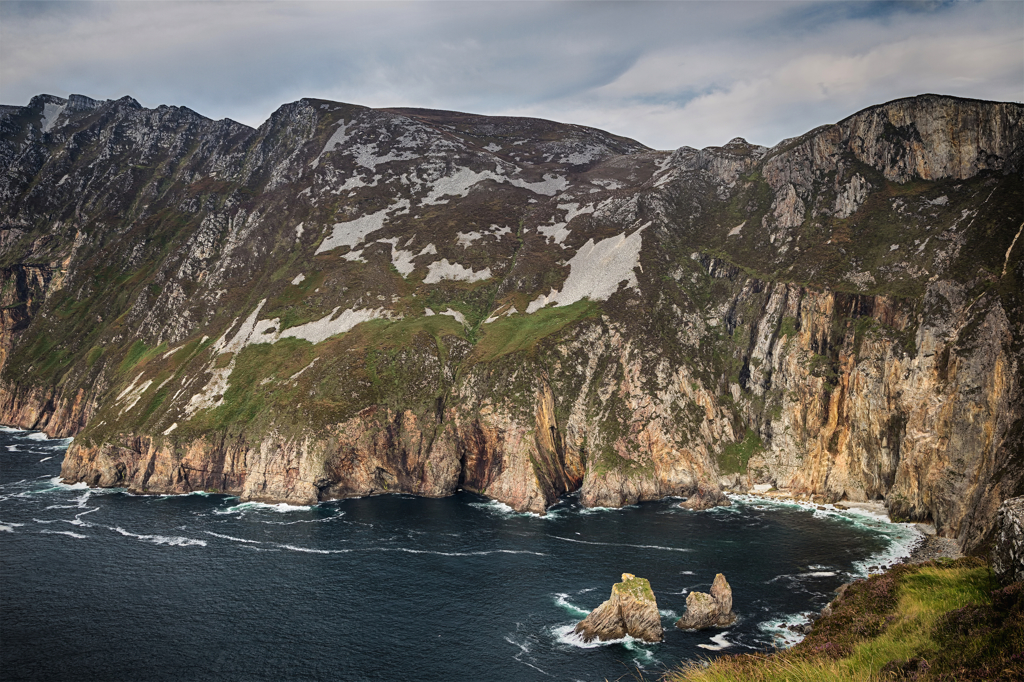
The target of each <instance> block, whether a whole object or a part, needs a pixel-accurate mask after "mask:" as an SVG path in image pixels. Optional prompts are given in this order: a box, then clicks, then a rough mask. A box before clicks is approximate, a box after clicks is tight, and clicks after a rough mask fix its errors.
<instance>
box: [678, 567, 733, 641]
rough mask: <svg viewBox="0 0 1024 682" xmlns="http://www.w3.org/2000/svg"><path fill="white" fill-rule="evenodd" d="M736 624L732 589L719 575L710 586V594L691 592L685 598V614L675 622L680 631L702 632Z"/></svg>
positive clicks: (723, 577) (722, 576)
mask: <svg viewBox="0 0 1024 682" xmlns="http://www.w3.org/2000/svg"><path fill="white" fill-rule="evenodd" d="M734 622H736V614H735V613H733V610H732V588H731V587H729V582H728V581H727V580H726V579H725V576H724V575H722V574H721V573H719V574H718V575H716V576H715V582H714V583H712V585H711V594H706V593H704V592H691V593H690V594H689V595H687V597H686V613H684V614H683V617H682V618H680V619H679V620H677V621H676V627H677V628H679V629H681V630H703V629H704V628H714V627H718V628H724V627H728V626H729V625H732V624H733V623H734Z"/></svg>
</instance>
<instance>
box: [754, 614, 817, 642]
mask: <svg viewBox="0 0 1024 682" xmlns="http://www.w3.org/2000/svg"><path fill="white" fill-rule="evenodd" d="M806 622H807V616H806V615H804V614H803V613H791V614H788V615H784V616H779V617H778V618H773V619H772V620H766V621H762V622H760V623H758V624H757V629H758V630H760V631H761V632H763V633H765V634H766V635H768V636H769V637H770V638H771V642H772V644H773V645H774V646H776V647H779V648H787V647H791V646H793V645H794V644H796V643H797V642H800V641H801V640H803V638H804V636H803V634H802V633H799V632H794V631H793V630H790V629H789V628H788V627H786V626H788V625H803V624H804V623H806Z"/></svg>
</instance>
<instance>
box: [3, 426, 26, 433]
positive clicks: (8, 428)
mask: <svg viewBox="0 0 1024 682" xmlns="http://www.w3.org/2000/svg"><path fill="white" fill-rule="evenodd" d="M0 433H25V430H24V429H16V428H14V427H13V426H0Z"/></svg>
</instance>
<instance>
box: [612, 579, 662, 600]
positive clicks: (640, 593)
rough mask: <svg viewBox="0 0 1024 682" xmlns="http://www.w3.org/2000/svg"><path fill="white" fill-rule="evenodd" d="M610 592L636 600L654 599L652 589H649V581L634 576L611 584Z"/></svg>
mask: <svg viewBox="0 0 1024 682" xmlns="http://www.w3.org/2000/svg"><path fill="white" fill-rule="evenodd" d="M627 575H628V574H627ZM612 594H620V595H623V596H628V597H632V598H633V599H636V600H638V601H650V602H652V601H654V590H652V589H651V583H650V581H649V580H647V578H637V577H636V576H633V577H632V578H629V579H627V580H623V581H622V582H621V583H615V584H614V585H612Z"/></svg>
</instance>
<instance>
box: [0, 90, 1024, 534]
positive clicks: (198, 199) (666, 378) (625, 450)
mask: <svg viewBox="0 0 1024 682" xmlns="http://www.w3.org/2000/svg"><path fill="white" fill-rule="evenodd" d="M1022 114H1024V108H1022V107H1021V106H1020V105H1016V104H1005V103H992V102H976V101H968V100H960V99H956V98H949V97H938V96H922V97H918V98H913V99H907V100H899V101H896V102H891V103H889V104H885V105H881V106H877V107H872V108H870V109H867V110H865V111H862V112H860V113H857V114H855V115H853V116H851V117H850V118H848V119H846V120H844V121H842V122H840V123H837V124H835V125H832V126H825V127H823V128H819V129H817V130H814V131H811V132H809V133H807V134H806V135H804V136H802V137H800V138H796V139H793V140H787V141H785V142H783V143H781V144H779V145H777V146H776V147H774V148H772V149H766V148H764V147H758V146H755V145H751V144H748V143H747V142H745V141H744V140H742V139H739V138H737V139H735V140H732V141H731V142H729V143H728V144H726V145H725V146H723V147H720V148H707V149H703V150H694V149H690V148H685V147H684V148H682V149H679V150H676V151H674V152H658V151H653V150H650V149H647V148H645V147H643V146H642V145H640V144H638V143H636V142H634V141H632V140H628V139H625V138H620V137H616V136H614V135H611V134H608V133H605V132H602V131H598V130H593V129H588V128H583V127H580V126H572V125H563V124H557V123H552V122H548V121H539V120H534V119H519V118H496V117H482V116H473V115H468V114H459V113H454V112H438V111H426V110H373V109H367V108H365V107H358V106H353V105H346V104H339V103H336V102H327V101H321V100H300V101H298V102H295V103H293V104H289V105H285V106H283V107H282V108H281V109H279V110H278V111H277V112H275V113H274V115H273V116H272V117H271V118H270V119H269V120H268V121H267V122H266V123H265V124H264V125H263V126H261V127H260V128H259V129H257V130H252V129H249V128H247V127H245V126H242V125H240V124H237V123H234V122H231V121H227V120H225V121H210V120H208V119H205V118H203V117H202V116H200V115H198V114H196V113H195V112H192V111H189V110H188V109H183V108H178V107H159V108H157V109H154V110H148V109H144V108H142V107H141V106H139V105H138V103H136V102H135V101H134V100H132V99H131V98H123V99H121V100H117V101H106V102H98V101H96V100H92V99H89V98H87V97H82V96H72V97H71V98H69V99H67V100H64V99H61V98H55V97H50V96H46V95H43V96H39V97H36V98H34V99H33V100H32V102H30V103H29V105H28V106H26V107H4V108H3V109H2V110H0V158H2V159H3V161H2V163H3V165H4V168H5V173H4V174H3V175H0V201H2V212H0V277H2V281H3V288H2V301H0V303H2V306H3V307H2V318H0V366H2V374H0V420H2V421H4V422H5V423H11V424H17V425H19V426H23V427H32V428H42V429H45V430H46V431H47V432H49V433H51V434H53V435H71V434H75V435H76V440H75V443H74V445H73V446H72V447H71V449H70V450H69V452H68V455H67V457H66V459H65V462H64V467H63V470H62V473H63V476H64V477H65V478H66V479H68V480H83V481H87V482H89V483H90V484H94V485H102V486H125V487H129V488H131V489H133V490H138V491H149V492H187V491H190V490H198V489H203V490H212V491H220V492H227V493H231V494H236V495H240V496H242V497H244V498H246V499H259V500H285V501H290V502H304V503H308V502H314V501H318V500H327V499H336V498H340V497H348V496H355V495H368V494H376V493H384V492H396V491H401V492H411V493H415V494H421V495H429V496H439V495H448V494H451V493H452V492H453V491H455V490H456V489H457V488H463V489H466V490H473V491H477V492H480V493H482V494H485V495H488V496H490V497H493V498H496V499H499V500H502V501H505V502H507V503H509V504H510V505H512V506H514V507H515V508H517V509H523V510H531V511H535V512H538V513H542V512H543V511H544V509H545V508H546V507H547V506H548V505H549V504H551V503H552V502H553V501H554V500H555V499H556V498H557V497H558V495H560V494H563V493H567V492H572V491H579V494H580V498H581V500H582V502H583V503H584V504H586V505H601V506H619V505H623V504H630V503H633V502H636V501H641V500H652V499H658V498H661V497H663V496H665V495H692V496H694V497H695V498H698V497H699V498H702V499H716V498H717V497H718V496H719V495H720V491H721V490H722V489H723V488H724V489H746V488H747V487H748V486H751V485H753V484H756V483H771V484H773V485H775V486H777V487H780V488H784V489H789V490H791V491H792V492H794V493H795V494H807V495H814V496H820V498H819V499H827V500H830V501H837V500H842V499H850V500H862V499H884V500H885V501H886V504H887V506H888V507H889V509H890V511H891V513H892V514H893V515H895V516H898V517H901V518H907V519H921V520H931V521H934V522H935V523H936V525H937V527H938V529H939V531H940V532H941V533H942V534H944V535H946V536H950V537H958V538H960V540H961V542H962V544H963V545H964V546H965V548H967V549H971V548H973V547H975V546H978V545H979V544H980V543H982V542H983V541H984V540H986V539H987V538H989V537H990V536H991V533H992V528H993V524H994V520H995V514H996V510H997V508H998V506H999V504H1000V502H1001V501H1002V500H1003V499H1005V498H1007V497H1011V496H1014V495H1019V494H1021V493H1022V492H1024V489H1022V488H1024V461H1022V452H1024V400H1022V387H1021V374H1022V373H1021V361H1022V347H1021V329H1022V320H1024V314H1022V311H1024V308H1022V303H1021V290H1022V286H1021V281H1022V277H1024V265H1022V262H1024V259H1022V256H1021V252H1022V251H1024V240H1021V239H1019V236H1020V233H1021V231H1022V227H1024V216H1022V212H1021V208H1020V207H1021V206H1022V205H1024V196H1022V190H1024V187H1022V184H1024V183H1022V177H1021V168H1022V154H1024V151H1022V150H1024V125H1022V120H1021V118H1022Z"/></svg>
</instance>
